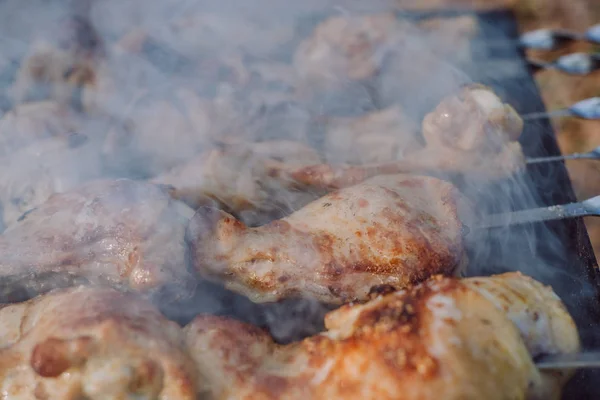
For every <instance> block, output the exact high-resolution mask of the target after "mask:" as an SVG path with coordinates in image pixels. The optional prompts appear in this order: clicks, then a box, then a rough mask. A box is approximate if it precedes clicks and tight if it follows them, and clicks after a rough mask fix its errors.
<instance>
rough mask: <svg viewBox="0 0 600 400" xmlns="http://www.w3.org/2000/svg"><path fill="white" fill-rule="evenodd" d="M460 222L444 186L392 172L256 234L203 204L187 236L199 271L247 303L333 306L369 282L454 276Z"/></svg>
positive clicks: (458, 204)
mask: <svg viewBox="0 0 600 400" xmlns="http://www.w3.org/2000/svg"><path fill="white" fill-rule="evenodd" d="M468 220H469V211H468V210H467V209H466V202H465V199H464V198H463V197H462V195H461V194H460V192H459V191H458V190H457V189H456V188H455V187H454V186H452V185H451V184H450V183H447V182H444V181H442V180H439V179H435V178H430V177H420V176H405V175H394V176H378V177H375V178H373V179H370V180H368V181H365V182H363V183H362V184H360V185H356V186H352V187H349V188H346V189H342V190H339V191H336V192H332V193H330V194H328V195H326V196H324V197H322V198H320V199H318V200H316V201H313V202H312V203H310V204H308V205H307V206H305V207H304V208H302V209H300V210H298V211H296V212H295V213H293V214H291V215H290V216H288V217H286V218H283V219H280V220H276V221H273V222H271V223H269V224H266V225H263V226H260V227H257V228H249V227H247V226H246V225H244V224H243V223H242V222H240V221H238V220H236V219H235V218H234V217H232V216H231V215H229V214H227V213H225V212H223V211H221V210H217V209H211V208H208V207H207V208H202V209H200V210H198V211H197V212H196V215H195V216H194V217H193V218H192V220H191V221H190V224H189V226H188V232H187V235H188V240H189V241H190V245H191V246H192V249H193V253H192V255H193V258H194V264H195V266H196V268H197V270H198V271H200V273H201V274H203V275H205V276H206V277H209V278H213V279H220V280H223V281H224V282H225V286H226V287H228V288H230V289H231V290H233V291H236V292H239V293H241V294H243V295H245V296H247V297H249V298H250V299H251V300H252V301H254V302H270V301H276V300H280V299H283V298H286V297H290V296H296V295H301V296H306V297H314V298H317V299H319V300H321V301H323V302H327V303H341V302H344V301H348V300H354V299H364V298H365V297H366V296H367V294H368V292H369V290H370V288H371V287H373V286H376V285H383V284H388V285H394V286H397V287H404V286H406V285H409V284H413V283H415V282H419V281H422V280H424V279H426V278H428V277H429V276H431V275H434V274H437V273H445V274H453V273H457V272H458V271H459V270H460V268H461V266H462V265H463V263H464V262H465V260H466V258H465V251H464V243H463V241H464V239H463V234H464V231H463V222H465V223H469V222H468Z"/></svg>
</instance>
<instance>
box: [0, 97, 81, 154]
mask: <svg viewBox="0 0 600 400" xmlns="http://www.w3.org/2000/svg"><path fill="white" fill-rule="evenodd" d="M83 127H84V122H83V119H82V118H81V117H80V115H79V114H77V113H75V112H73V111H72V110H70V109H69V108H67V107H64V106H62V105H60V104H59V103H57V102H54V101H40V102H34V103H27V104H22V105H19V106H17V107H15V108H14V109H12V110H11V111H9V112H7V113H6V114H4V116H3V117H2V119H0V155H7V154H8V155H10V154H12V153H13V152H15V151H16V150H18V149H20V148H22V147H25V146H28V145H30V144H32V143H35V142H36V141H38V140H40V139H47V138H50V137H57V136H58V137H67V138H68V137H70V136H71V135H72V134H73V133H78V132H81V130H82V129H83Z"/></svg>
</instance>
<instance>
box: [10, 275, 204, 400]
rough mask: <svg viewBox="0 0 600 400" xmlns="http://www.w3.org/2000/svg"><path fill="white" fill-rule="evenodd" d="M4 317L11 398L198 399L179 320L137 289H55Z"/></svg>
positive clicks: (193, 371) (14, 306)
mask: <svg viewBox="0 0 600 400" xmlns="http://www.w3.org/2000/svg"><path fill="white" fill-rule="evenodd" d="M0 320H2V321H3V324H2V327H1V328H0V387H1V391H2V393H3V395H4V396H7V397H6V398H10V399H32V398H36V399H47V400H52V399H57V400H58V399H61V400H70V399H73V400H76V399H81V398H86V399H90V400H101V399H122V398H132V397H131V396H142V397H140V398H147V399H161V400H167V399H182V400H183V399H190V400H191V399H195V398H196V381H195V377H194V374H195V368H194V365H193V363H192V362H191V359H189V358H188V357H187V356H186V352H185V350H184V347H183V337H182V335H181V331H180V329H179V327H178V326H177V325H176V324H175V323H174V322H171V321H168V320H167V319H165V318H164V317H163V316H162V315H161V314H160V312H159V311H158V310H156V309H155V308H154V307H152V305H151V304H149V303H147V302H145V301H144V300H141V299H139V298H136V297H134V296H133V295H126V294H123V293H120V292H117V291H115V290H112V289H101V288H97V289H91V288H81V287H80V288H72V289H68V290H63V291H56V292H53V293H50V294H47V295H44V296H39V297H37V298H35V299H33V300H30V301H28V302H25V303H21V304H16V305H9V306H4V307H3V308H0Z"/></svg>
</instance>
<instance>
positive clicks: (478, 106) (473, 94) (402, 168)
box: [278, 85, 525, 189]
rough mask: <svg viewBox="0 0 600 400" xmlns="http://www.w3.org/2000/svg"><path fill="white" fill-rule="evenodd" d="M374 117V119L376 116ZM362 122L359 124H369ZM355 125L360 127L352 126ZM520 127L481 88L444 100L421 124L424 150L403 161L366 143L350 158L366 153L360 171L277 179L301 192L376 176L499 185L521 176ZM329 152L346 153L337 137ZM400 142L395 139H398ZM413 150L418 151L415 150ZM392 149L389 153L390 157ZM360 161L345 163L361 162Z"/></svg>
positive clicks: (322, 170)
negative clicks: (453, 177) (440, 177)
mask: <svg viewBox="0 0 600 400" xmlns="http://www.w3.org/2000/svg"><path fill="white" fill-rule="evenodd" d="M375 116H376V114H375ZM368 117H369V116H367V117H363V118H365V119H366V118H368ZM355 122H360V119H359V120H355ZM522 130H523V121H522V120H521V118H520V117H519V115H518V114H517V113H516V112H515V110H514V109H513V108H512V107H511V106H510V105H508V104H505V103H503V102H502V101H501V100H500V98H498V96H496V95H495V94H494V92H493V91H492V90H491V89H489V88H487V87H485V86H482V85H471V86H468V87H465V88H463V89H462V90H461V91H460V93H459V94H457V95H452V96H449V97H447V98H445V99H444V100H443V101H442V102H441V103H440V104H439V105H438V107H437V108H436V109H435V110H433V111H432V112H430V113H429V114H427V116H426V117H425V119H424V120H423V126H422V132H423V137H424V139H425V141H426V144H425V146H424V147H421V148H419V149H416V150H412V149H414V147H412V148H411V147H410V146H411V144H409V143H407V144H406V146H408V148H409V149H411V150H409V151H406V152H405V154H404V156H403V157H398V152H397V150H395V148H393V147H392V146H391V145H390V140H392V139H391V135H390V138H389V139H388V141H387V142H386V141H382V142H381V143H376V142H375V141H371V142H369V145H366V144H365V142H366V141H367V140H368V138H370V137H372V136H367V134H366V132H368V131H367V130H366V129H365V128H363V129H362V130H361V131H362V132H365V142H363V143H360V144H359V145H356V146H355V150H354V153H350V154H351V155H354V154H356V153H358V152H361V151H362V150H366V156H365V157H364V159H365V160H366V161H367V162H366V163H365V164H364V165H344V164H337V165H336V164H317V165H310V166H305V167H300V168H285V169H282V170H280V171H278V173H280V174H282V175H283V176H286V177H287V178H288V179H290V180H294V181H296V182H298V184H300V185H301V186H303V187H312V188H319V189H335V188H340V187H345V186H348V185H352V184H356V183H358V182H361V181H363V180H364V179H367V178H369V177H372V176H375V175H380V174H394V173H409V172H410V173H421V174H463V175H465V176H467V177H468V178H469V179H479V180H481V179H483V180H490V179H502V178H506V177H507V176H510V175H512V174H514V173H516V172H519V171H521V170H522V169H523V168H524V166H525V157H524V155H523V151H522V149H521V145H520V144H519V142H518V141H517V140H518V138H519V137H520V135H521V132H522ZM329 140H330V142H331V144H330V147H333V146H337V148H338V149H340V150H339V151H340V152H341V153H343V151H342V149H344V150H345V151H350V149H351V148H354V147H351V146H350V145H353V144H354V143H353V142H351V141H348V145H346V144H337V143H345V142H344V140H343V138H342V135H341V133H338V135H337V136H332V137H330V138H329ZM397 140H399V139H397ZM413 146H416V145H415V144H413ZM391 149H394V150H393V151H390V150H391ZM359 160H360V158H359V157H358V156H354V158H353V159H349V160H346V161H353V162H356V161H359Z"/></svg>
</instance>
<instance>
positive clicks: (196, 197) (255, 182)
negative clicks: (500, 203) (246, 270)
mask: <svg viewBox="0 0 600 400" xmlns="http://www.w3.org/2000/svg"><path fill="white" fill-rule="evenodd" d="M319 160H320V158H319V156H318V155H317V153H316V152H315V151H314V150H312V149H311V148H309V147H306V146H304V145H302V144H300V143H295V142H290V141H284V140H281V141H269V142H258V143H253V144H244V143H237V144H236V143H234V144H225V145H223V146H222V148H220V149H213V150H211V151H208V152H206V153H202V154H200V155H198V156H196V157H194V158H193V159H191V160H190V161H189V162H187V163H185V164H183V165H181V166H179V167H175V168H174V169H173V170H171V171H169V172H168V173H165V174H162V175H159V176H158V177H156V178H155V179H153V180H152V182H155V183H159V184H165V185H170V186H172V187H173V188H174V190H173V191H172V194H173V195H174V196H175V197H176V198H178V199H180V200H182V201H184V202H186V203H187V204H188V205H190V206H191V207H192V208H194V209H196V208H198V207H200V206H203V205H209V204H212V202H217V203H218V204H219V205H220V206H221V207H224V208H225V209H227V210H229V211H231V212H233V213H235V214H236V215H239V216H241V218H243V220H244V221H245V222H247V223H253V222H258V221H260V220H263V221H264V218H265V216H275V217H276V218H277V217H278V216H281V214H282V213H289V212H292V211H293V210H295V209H297V208H298V207H300V206H303V205H305V204H307V203H309V202H310V201H312V200H314V199H315V195H314V194H313V193H303V192H299V191H297V190H293V189H290V188H288V187H286V186H285V181H282V180H279V179H274V178H272V177H271V175H273V172H272V171H273V170H274V169H277V168H283V167H282V165H286V166H288V165H289V166H292V165H293V166H298V165H306V164H312V163H316V162H319Z"/></svg>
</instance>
